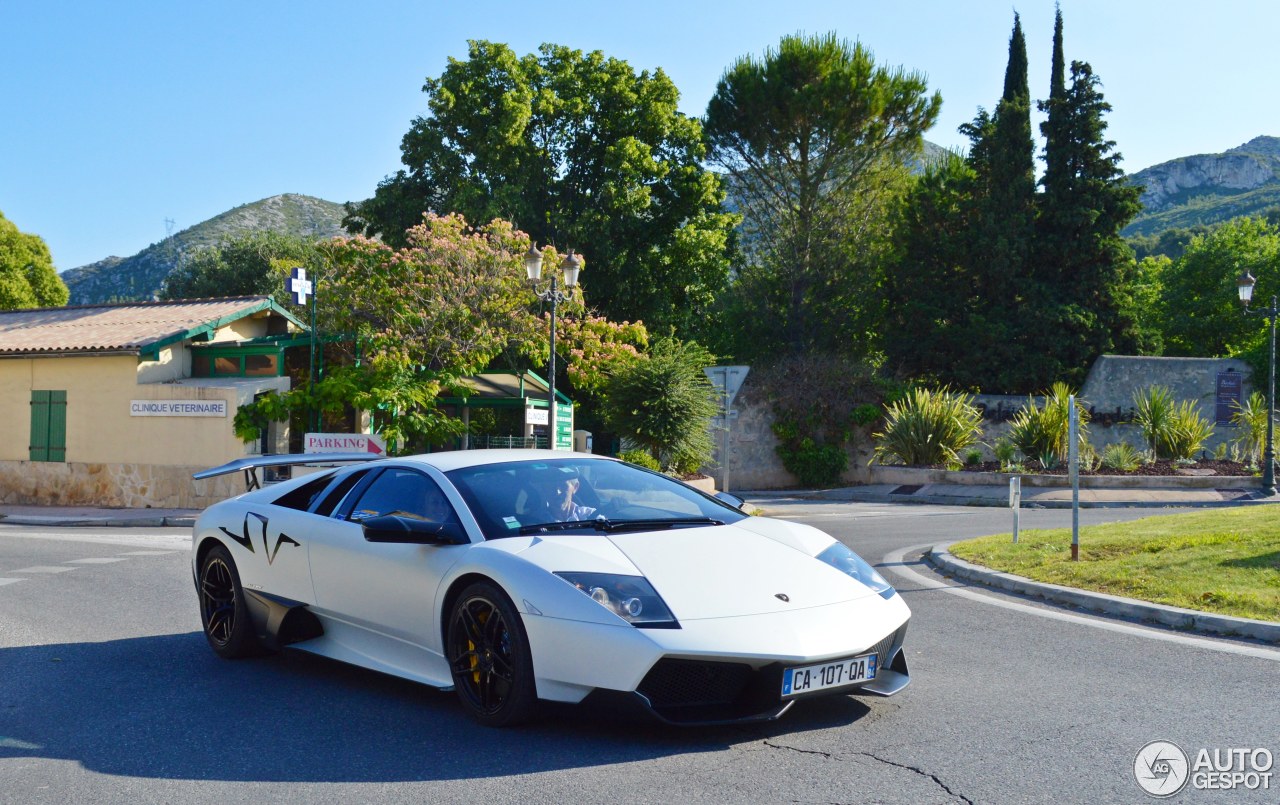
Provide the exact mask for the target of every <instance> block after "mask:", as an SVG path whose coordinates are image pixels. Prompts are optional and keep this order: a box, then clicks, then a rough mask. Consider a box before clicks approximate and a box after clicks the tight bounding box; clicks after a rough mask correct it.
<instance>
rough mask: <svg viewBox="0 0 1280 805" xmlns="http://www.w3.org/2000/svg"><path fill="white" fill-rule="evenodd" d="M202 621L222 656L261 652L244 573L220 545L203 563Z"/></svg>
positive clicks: (212, 644) (210, 552) (213, 549)
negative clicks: (243, 585) (243, 586)
mask: <svg viewBox="0 0 1280 805" xmlns="http://www.w3.org/2000/svg"><path fill="white" fill-rule="evenodd" d="M199 592H200V621H201V623H203V624H204V636H205V638H206V639H207V640H208V641H209V646H210V647H211V648H212V649H213V650H214V652H215V653H216V654H217V655H218V656H219V657H225V658H227V659H234V658H236V657H247V656H250V655H252V654H257V653H259V652H258V641H257V639H256V638H255V637H254V635H253V625H252V624H251V623H249V611H248V607H247V605H246V604H245V600H244V590H243V589H241V587H240V574H239V573H237V572H236V564H235V562H234V561H233V560H232V559H231V554H230V552H228V551H227V549H226V548H225V547H223V546H221V545H216V546H214V547H213V548H211V549H210V550H209V552H208V553H207V554H205V557H204V561H202V562H201V563H200V590H199Z"/></svg>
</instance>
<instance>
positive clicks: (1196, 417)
mask: <svg viewBox="0 0 1280 805" xmlns="http://www.w3.org/2000/svg"><path fill="white" fill-rule="evenodd" d="M1212 435H1213V423H1212V422H1210V421H1209V420H1208V419H1205V417H1204V415H1203V414H1201V413H1200V406H1199V405H1197V404H1196V403H1194V402H1192V401H1191V400H1183V401H1182V402H1181V403H1179V404H1178V405H1176V406H1174V408H1173V412H1172V415H1171V416H1170V418H1169V424H1168V427H1167V428H1166V430H1165V433H1164V436H1163V438H1162V439H1161V440H1160V446H1161V450H1163V451H1165V452H1166V453H1167V454H1168V455H1169V456H1170V457H1171V458H1174V459H1182V460H1190V459H1194V458H1195V457H1196V453H1198V452H1200V450H1201V449H1202V448H1203V447H1204V443H1205V442H1206V441H1208V440H1209V437H1210V436H1212Z"/></svg>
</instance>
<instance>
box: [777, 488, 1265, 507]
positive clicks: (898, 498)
mask: <svg viewBox="0 0 1280 805" xmlns="http://www.w3.org/2000/svg"><path fill="white" fill-rule="evenodd" d="M756 494H760V495H763V494H765V493H756ZM788 494H789V495H790V496H791V497H795V498H798V499H801V500H823V501H830V502H837V503H906V504H917V505H927V506H973V507H981V508H993V509H1007V508H1009V502H1008V501H1007V500H1004V499H999V498H993V497H990V496H965V495H919V494H914V495H894V494H887V495H865V496H860V497H852V498H844V497H838V496H836V495H833V494H830V493H826V492H811V491H798V492H790V493H788ZM1270 502H1271V501H1269V500H1257V499H1253V498H1250V497H1248V496H1245V497H1240V498H1236V499H1235V500H1102V501H1094V500H1081V501H1080V508H1082V509H1171V508H1178V509H1220V508H1226V507H1230V506H1253V505H1263V504H1268V503H1270ZM1020 508H1023V509H1070V508H1071V501H1069V500H1034V499H1033V500H1028V499H1026V498H1025V497H1024V498H1023V500H1022V505H1021V507H1020Z"/></svg>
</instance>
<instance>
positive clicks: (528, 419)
mask: <svg viewBox="0 0 1280 805" xmlns="http://www.w3.org/2000/svg"><path fill="white" fill-rule="evenodd" d="M550 422H551V412H550V411H549V410H547V409H546V408H526V409H524V424H526V425H546V424H549V423H550Z"/></svg>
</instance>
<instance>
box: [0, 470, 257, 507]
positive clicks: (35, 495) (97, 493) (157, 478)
mask: <svg viewBox="0 0 1280 805" xmlns="http://www.w3.org/2000/svg"><path fill="white" fill-rule="evenodd" d="M202 469H207V467H203V466H200V467H169V466H163V465H156V464H86V463H78V462H69V463H65V464H62V463H56V462H46V461H0V504H5V505H25V506H107V507H124V508H147V507H150V508H156V509H203V508H205V507H207V506H211V505H213V504H214V503H216V502H218V501H220V500H224V499H226V498H228V497H231V496H232V495H238V494H240V493H241V492H243V491H244V478H243V477H242V475H241V474H240V473H234V474H231V475H224V476H220V477H218V478H209V479H206V480H203V481H196V480H193V479H192V478H191V474H192V473H193V472H197V471H199V470H202Z"/></svg>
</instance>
